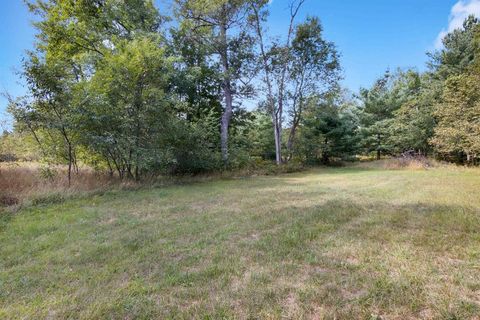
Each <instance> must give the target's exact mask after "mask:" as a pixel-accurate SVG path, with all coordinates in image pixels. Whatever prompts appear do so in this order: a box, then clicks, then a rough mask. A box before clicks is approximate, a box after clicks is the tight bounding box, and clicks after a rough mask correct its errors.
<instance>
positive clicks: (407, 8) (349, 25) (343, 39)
mask: <svg viewBox="0 0 480 320" xmlns="http://www.w3.org/2000/svg"><path fill="white" fill-rule="evenodd" d="M163 1H166V0H158V3H159V6H160V7H161V8H162V6H163V5H162V3H163ZM287 5H288V0H273V1H272V3H271V5H270V8H271V15H270V19H269V34H270V35H281V34H282V33H285V31H286V27H287V24H288V21H287V19H288V11H287ZM469 13H471V14H476V15H477V16H480V0H460V1H458V0H362V1H359V0H336V1H335V0H307V1H306V3H305V5H304V7H303V9H302V11H301V12H300V15H299V17H298V20H301V19H303V18H304V17H306V16H307V15H315V16H318V17H320V19H321V21H322V24H323V26H324V29H325V37H326V38H327V39H328V40H330V41H333V42H335V44H336V45H337V48H338V50H339V51H340V52H341V63H342V67H343V69H344V76H345V80H344V82H343V84H344V86H346V87H347V88H349V89H350V90H352V91H354V92H355V91H357V90H358V89H359V88H360V87H368V86H370V85H371V83H372V82H373V81H374V80H375V79H376V78H377V77H379V76H380V75H382V73H383V72H384V71H385V70H386V69H387V68H390V69H395V68H397V67H402V68H406V67H414V68H417V69H419V70H424V67H425V62H426V60H427V57H426V55H425V53H426V52H427V51H432V50H434V49H435V48H436V47H438V45H439V40H438V39H440V38H441V36H442V35H443V34H444V33H445V32H448V31H451V30H452V29H454V28H456V27H459V26H460V25H461V21H462V20H463V18H464V17H465V16H466V15H468V14H469ZM31 20H32V16H31V15H30V14H29V13H28V10H27V8H26V6H25V5H24V3H23V0H6V1H2V4H1V10H0V90H1V91H2V92H3V91H5V90H6V91H8V92H9V93H10V94H12V95H14V96H16V95H21V94H23V93H24V90H25V89H24V88H23V86H22V84H21V83H19V79H18V77H17V76H16V75H15V70H18V69H19V68H20V66H21V61H22V58H23V57H24V55H25V50H27V49H30V48H31V47H32V42H33V41H34V34H35V30H34V29H33V27H32V26H31ZM5 106H6V101H5V99H4V98H3V97H0V121H1V122H6V123H7V126H9V125H8V124H9V123H10V122H11V120H10V119H8V116H6V114H5Z"/></svg>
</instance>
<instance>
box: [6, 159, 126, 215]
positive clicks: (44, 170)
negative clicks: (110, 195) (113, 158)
mask: <svg viewBox="0 0 480 320" xmlns="http://www.w3.org/2000/svg"><path fill="white" fill-rule="evenodd" d="M114 184H118V180H117V179H114V178H112V177H110V176H109V175H107V174H105V173H101V172H96V171H94V170H92V169H90V168H87V167H85V168H81V169H79V171H78V173H75V174H73V176H72V181H71V184H70V186H69V185H68V178H67V169H66V168H65V167H64V166H48V167H47V166H44V165H41V164H39V163H4V164H0V207H1V206H19V205H22V204H26V203H29V202H32V203H34V204H35V203H41V202H55V200H61V199H63V198H66V197H68V196H69V195H72V194H78V193H81V192H91V191H98V190H104V189H106V188H108V187H111V186H112V185H114Z"/></svg>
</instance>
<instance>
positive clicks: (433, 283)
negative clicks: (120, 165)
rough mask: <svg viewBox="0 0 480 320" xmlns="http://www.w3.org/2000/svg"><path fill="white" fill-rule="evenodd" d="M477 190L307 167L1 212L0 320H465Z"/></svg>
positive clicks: (428, 179)
mask: <svg viewBox="0 0 480 320" xmlns="http://www.w3.org/2000/svg"><path fill="white" fill-rule="evenodd" d="M479 191H480V171H479V170H474V169H452V168H443V169H432V170H427V171H408V170H391V171H387V170H380V169H374V170H365V169H359V168H344V169H317V170H312V171H309V172H305V173H301V174H288V175H283V176H276V177H254V178H247V179H234V180H218V181H210V182H204V183H196V184H190V185H178V186H171V187H165V188H158V189H148V190H147V189H146V190H140V191H130V192H128V191H121V192H120V191H119V192H111V193H107V194H104V195H102V196H100V195H97V196H92V197H91V198H86V199H77V200H68V201H67V202H64V203H61V204H51V205H44V206H38V207H34V208H30V209H23V210H22V211H20V212H18V213H16V214H14V215H5V214H4V215H3V217H2V218H1V220H0V319H10V318H12V319H15V318H18V319H46V318H48V319H65V318H71V319H137V318H138V319H152V318H156V319H164V318H167V319H169V318H172V319H192V318H200V319H222V318H227V319H229V318H238V319H247V318H262V319H265V318H271V319H278V318H288V319H301V318H307V319H323V318H326V319H334V318H336V319H351V318H364V319H376V318H377V317H379V316H380V317H382V318H385V319H406V318H424V319H430V318H432V319H470V318H475V317H478V315H480V192H479ZM477 319H478V318H477Z"/></svg>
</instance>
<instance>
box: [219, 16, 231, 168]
mask: <svg viewBox="0 0 480 320" xmlns="http://www.w3.org/2000/svg"><path fill="white" fill-rule="evenodd" d="M223 14H224V19H223V21H222V24H221V25H220V41H221V53H220V59H221V63H222V69H223V70H222V71H223V83H222V89H223V96H224V99H225V108H224V110H223V113H222V119H221V122H220V144H221V149H222V160H223V163H224V165H225V167H226V166H227V165H228V160H229V154H228V130H229V128H230V120H231V119H232V114H233V98H232V85H231V81H230V66H229V61H228V39H227V22H226V16H225V15H226V8H225V7H224V12H223Z"/></svg>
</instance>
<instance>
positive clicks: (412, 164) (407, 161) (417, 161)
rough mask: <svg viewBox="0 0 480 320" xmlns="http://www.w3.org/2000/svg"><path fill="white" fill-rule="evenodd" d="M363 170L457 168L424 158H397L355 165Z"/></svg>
mask: <svg viewBox="0 0 480 320" xmlns="http://www.w3.org/2000/svg"><path fill="white" fill-rule="evenodd" d="M356 166H357V167H359V168H364V169H386V170H402V169H406V170H427V169H431V168H447V167H450V168H457V167H458V166H456V165H453V164H447V163H442V162H439V161H436V160H433V159H429V158H426V157H398V158H390V159H382V160H376V161H363V162H360V163H359V164H357V165H356Z"/></svg>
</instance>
